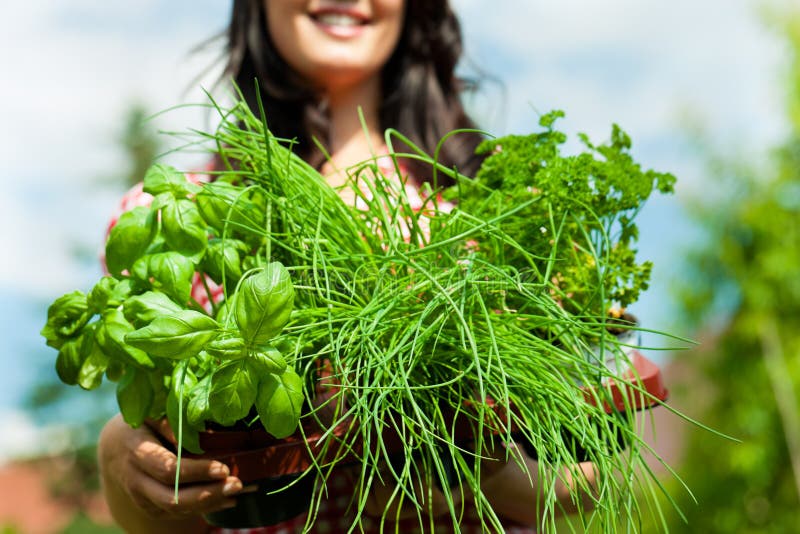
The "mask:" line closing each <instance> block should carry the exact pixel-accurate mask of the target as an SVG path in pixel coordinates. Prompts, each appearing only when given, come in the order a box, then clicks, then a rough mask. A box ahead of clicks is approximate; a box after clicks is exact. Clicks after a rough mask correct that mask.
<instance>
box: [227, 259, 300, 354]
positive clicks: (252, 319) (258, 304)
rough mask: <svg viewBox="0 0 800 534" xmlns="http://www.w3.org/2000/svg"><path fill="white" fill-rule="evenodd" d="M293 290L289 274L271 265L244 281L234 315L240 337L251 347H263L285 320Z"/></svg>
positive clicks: (277, 332) (290, 305) (237, 294)
mask: <svg viewBox="0 0 800 534" xmlns="http://www.w3.org/2000/svg"><path fill="white" fill-rule="evenodd" d="M293 302H294V287H293V286H292V279H291V276H289V271H288V270H286V267H284V266H283V265H282V264H280V263H278V262H273V263H270V264H269V265H267V266H266V267H265V268H264V269H263V270H261V271H259V272H258V273H256V274H254V275H253V276H250V277H248V278H246V279H245V280H244V281H243V282H242V283H241V285H240V287H239V290H238V291H237V292H236V299H235V303H234V314H235V318H236V324H237V325H238V326H239V331H240V332H241V334H242V337H243V338H244V339H245V341H247V342H248V343H249V344H251V345H253V346H260V345H266V344H267V342H268V341H269V340H270V339H272V338H273V337H275V336H276V335H277V334H279V333H280V331H281V329H283V327H284V325H285V324H286V323H287V321H288V320H289V316H290V314H291V313H292V304H293Z"/></svg>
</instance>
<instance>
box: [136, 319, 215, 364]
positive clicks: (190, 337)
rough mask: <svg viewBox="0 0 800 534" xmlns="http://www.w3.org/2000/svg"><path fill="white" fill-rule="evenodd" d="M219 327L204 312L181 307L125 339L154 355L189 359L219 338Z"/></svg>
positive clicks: (174, 358)
mask: <svg viewBox="0 0 800 534" xmlns="http://www.w3.org/2000/svg"><path fill="white" fill-rule="evenodd" d="M218 328H219V325H218V324H217V322H216V321H215V320H214V319H212V318H211V317H209V316H208V315H206V314H204V313H200V312H196V311H193V310H180V311H178V312H175V313H173V314H172V315H164V316H161V317H157V318H156V319H154V320H153V322H151V323H150V324H149V325H147V326H145V327H143V328H139V329H138V330H134V331H132V332H130V333H128V335H126V336H125V342H126V343H128V344H130V345H132V346H134V347H137V348H139V349H142V350H144V351H146V352H148V353H150V354H153V355H154V356H160V357H162V358H170V359H173V360H185V359H188V358H191V357H192V356H195V355H196V354H197V353H199V352H200V350H201V349H202V348H203V347H204V346H205V345H206V343H208V342H209V341H211V340H212V339H214V338H215V337H217V335H219V332H218Z"/></svg>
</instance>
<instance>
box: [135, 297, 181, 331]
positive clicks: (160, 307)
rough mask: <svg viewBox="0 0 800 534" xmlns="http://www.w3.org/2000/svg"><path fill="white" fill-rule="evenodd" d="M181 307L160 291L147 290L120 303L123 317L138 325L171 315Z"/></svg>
mask: <svg viewBox="0 0 800 534" xmlns="http://www.w3.org/2000/svg"><path fill="white" fill-rule="evenodd" d="M182 309H183V308H181V307H180V306H178V305H177V304H175V302H174V301H173V300H171V299H170V298H169V297H168V296H167V295H165V294H164V293H162V292H160V291H147V292H146V293H142V294H141V295H134V296H132V297H129V298H128V299H127V300H125V302H124V303H123V304H122V312H123V313H124V314H125V318H126V319H128V321H130V322H131V323H133V324H134V325H139V326H141V325H146V324H149V323H151V322H152V321H153V320H155V319H156V318H157V317H161V316H164V315H173V314H175V313H177V312H179V311H180V310H182Z"/></svg>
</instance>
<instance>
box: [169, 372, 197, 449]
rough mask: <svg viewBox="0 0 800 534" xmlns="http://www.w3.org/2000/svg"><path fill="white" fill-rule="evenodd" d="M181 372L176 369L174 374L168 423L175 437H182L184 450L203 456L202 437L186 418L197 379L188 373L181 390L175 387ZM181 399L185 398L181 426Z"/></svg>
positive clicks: (170, 392)
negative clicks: (190, 396) (180, 423)
mask: <svg viewBox="0 0 800 534" xmlns="http://www.w3.org/2000/svg"><path fill="white" fill-rule="evenodd" d="M180 372H181V370H180V369H177V368H176V372H175V373H173V387H171V388H170V389H169V393H168V394H167V421H168V422H169V426H170V428H171V429H172V433H173V434H175V437H176V438H177V437H179V436H180V437H181V440H182V445H183V449H184V450H187V451H189V452H191V453H194V454H202V453H203V449H201V448H200V435H199V433H198V431H197V429H196V428H193V427H192V426H191V425H190V424H189V421H188V417H187V416H186V409H187V407H188V395H189V391H191V389H192V388H193V387H194V386H195V384H196V379H194V376H192V375H190V374H189V373H187V374H186V376H185V377H184V387H183V389H182V390H181V388H179V387H177V386H176V385H175V382H176V380H175V379H176V378H177V379H178V380H179V376H178V374H179V373H180ZM179 395H180V396H179ZM181 397H183V414H182V419H183V424H182V425H179V423H178V422H179V421H180V420H181ZM181 430H182V431H181Z"/></svg>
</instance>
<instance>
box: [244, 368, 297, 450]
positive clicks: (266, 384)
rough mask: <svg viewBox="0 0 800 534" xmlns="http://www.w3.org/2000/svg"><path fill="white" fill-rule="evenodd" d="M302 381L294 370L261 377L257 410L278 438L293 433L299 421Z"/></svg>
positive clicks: (271, 432)
mask: <svg viewBox="0 0 800 534" xmlns="http://www.w3.org/2000/svg"><path fill="white" fill-rule="evenodd" d="M303 398H304V397H303V380H302V379H301V378H300V376H299V375H298V374H297V373H295V372H294V371H293V370H291V369H287V370H286V371H285V372H284V373H283V374H280V375H274V374H270V375H266V376H264V377H262V378H261V382H260V384H259V386H258V396H257V397H256V410H257V411H258V416H259V418H260V419H261V424H262V425H264V428H265V429H266V430H267V432H269V433H270V434H272V435H273V436H275V437H276V438H278V439H280V438H285V437H287V436H290V435H291V434H292V433H293V432H294V431H295V429H296V428H297V425H298V424H299V423H300V410H301V409H302V407H303Z"/></svg>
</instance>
